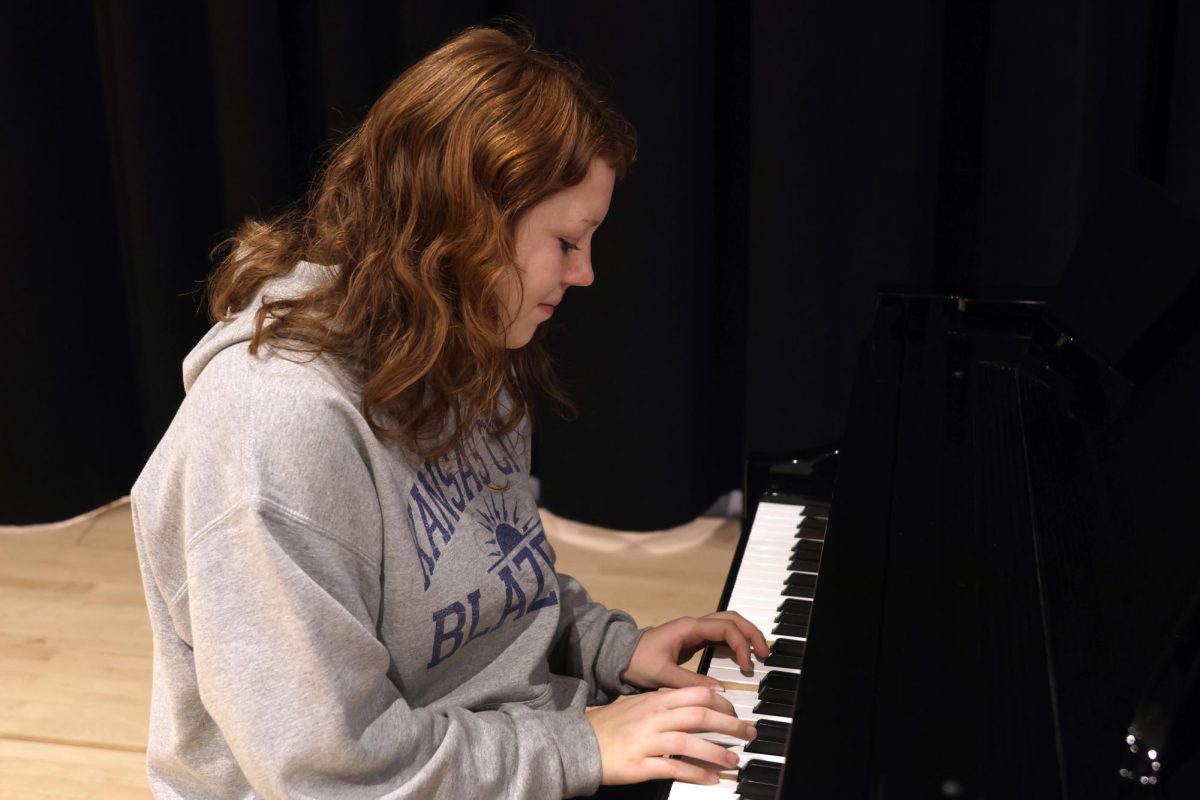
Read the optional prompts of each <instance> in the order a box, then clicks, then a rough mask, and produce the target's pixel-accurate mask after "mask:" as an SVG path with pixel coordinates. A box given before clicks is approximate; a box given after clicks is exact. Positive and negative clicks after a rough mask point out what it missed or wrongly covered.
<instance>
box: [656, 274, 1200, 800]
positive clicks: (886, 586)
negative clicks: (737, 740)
mask: <svg viewBox="0 0 1200 800" xmlns="http://www.w3.org/2000/svg"><path fill="white" fill-rule="evenodd" d="M1190 285H1191V286H1192V287H1193V288H1192V289H1189V290H1187V291H1185V292H1183V294H1182V298H1183V299H1182V300H1180V301H1179V302H1176V304H1175V306H1174V311H1172V312H1171V313H1172V314H1173V315H1174V316H1173V317H1172V318H1173V319H1175V320H1176V321H1179V320H1188V319H1190V320H1191V322H1190V323H1187V324H1184V325H1183V326H1182V327H1180V326H1179V325H1175V326H1174V327H1173V328H1172V327H1170V326H1168V328H1170V330H1173V331H1175V332H1176V333H1179V332H1180V331H1183V334H1181V335H1183V336H1184V337H1185V338H1184V339H1183V340H1181V341H1175V342H1174V345H1175V347H1174V349H1173V352H1174V355H1171V356H1164V357H1163V358H1160V359H1159V360H1158V362H1157V363H1156V364H1152V365H1151V366H1149V367H1139V368H1138V369H1129V370H1126V371H1125V372H1122V371H1120V370H1118V369H1116V368H1115V367H1114V366H1112V365H1111V364H1110V363H1108V362H1107V361H1106V360H1105V359H1104V358H1102V357H1101V356H1100V355H1098V354H1097V353H1096V352H1094V351H1092V350H1091V349H1089V348H1088V347H1087V346H1085V345H1084V344H1082V343H1081V342H1080V341H1077V340H1076V338H1075V337H1074V336H1073V335H1072V334H1071V332H1070V331H1068V330H1066V329H1065V328H1063V327H1062V326H1060V325H1059V324H1058V323H1057V322H1055V321H1054V315H1053V314H1047V305H1046V303H1044V302H1043V301H1041V300H1029V299H1004V300H985V299H977V298H969V297H960V296H943V295H935V294H922V293H918V292H904V291H896V292H890V293H885V294H883V295H882V296H881V298H880V300H879V304H878V310H877V316H876V319H875V323H874V326H873V330H872V331H871V333H870V335H869V336H868V337H867V339H866V341H865V343H864V346H863V349H862V354H861V359H860V363H859V365H858V370H857V375H856V382H855V390H854V393H853V400H852V405H851V408H850V411H849V415H848V420H847V426H846V431H847V432H846V438H845V441H844V442H843V443H842V446H841V448H840V450H841V452H840V454H827V455H826V457H824V458H821V457H818V458H815V459H814V458H812V457H811V456H812V454H807V457H806V458H796V459H783V460H780V461H776V462H771V461H768V462H765V463H761V464H760V463H756V462H754V461H752V462H751V463H750V465H749V466H748V469H747V482H746V483H747V485H746V491H747V515H746V521H747V524H746V525H745V530H744V533H743V539H742V541H741V542H740V543H739V548H738V551H737V552H736V554H735V558H734V568H733V570H732V571H731V574H730V577H729V581H728V583H727V585H726V588H725V593H724V596H723V598H722V608H726V607H730V608H734V609H737V610H739V611H741V612H742V613H744V614H746V615H747V616H748V617H750V618H751V619H753V620H754V621H755V622H756V623H757V624H759V625H760V627H762V628H763V629H764V630H765V631H771V633H769V634H768V639H774V640H775V642H776V645H775V647H776V653H781V654H782V655H781V656H780V657H779V658H778V659H776V663H774V664H772V663H767V664H763V665H760V667H759V668H758V669H756V674H755V675H754V676H753V677H752V678H750V677H747V676H743V675H741V674H740V673H738V671H737V668H736V666H733V665H732V663H726V662H727V661H728V660H727V659H719V658H712V657H707V658H706V659H705V661H704V662H702V664H701V670H702V671H706V672H708V674H710V675H714V676H716V677H719V678H720V679H721V680H724V681H727V682H729V685H730V687H731V688H732V691H731V693H730V697H731V699H732V700H733V701H734V703H735V705H736V706H737V707H738V709H739V713H741V714H742V715H743V716H745V717H748V718H752V719H755V720H756V721H757V722H758V725H759V730H760V735H759V738H758V740H757V741H756V742H755V743H754V744H753V745H751V746H749V747H748V748H747V749H748V750H750V751H751V752H745V753H743V754H742V768H741V769H740V771H739V772H738V774H736V775H735V774H728V775H727V776H726V779H725V780H722V782H721V784H720V785H719V786H714V787H693V786H686V785H683V784H674V785H672V786H671V787H670V789H669V795H670V797H671V798H709V797H736V796H743V797H750V798H776V797H778V798H820V799H822V800H823V799H824V798H862V800H878V799H880V798H938V797H962V798H985V797H986V798H1003V799H1005V800H1007V798H1021V799H1022V800H1025V799H1026V798H1085V799H1087V800H1092V799H1093V798H1116V797H1125V796H1129V797H1135V796H1136V797H1140V796H1147V797H1200V788H1198V787H1200V774H1198V770H1200V757H1198V755H1200V746H1198V744H1197V743H1198V741H1200V737H1198V735H1197V733H1198V730H1200V694H1198V685H1200V675H1198V673H1200V599H1198V598H1200V595H1197V589H1198V587H1200V524H1197V520H1196V514H1195V506H1196V498H1198V497H1200V478H1198V476H1200V468H1197V464H1200V439H1198V438H1197V435H1196V431H1197V429H1198V427H1200V426H1198V424H1197V422H1196V419H1195V418H1193V417H1191V416H1189V417H1188V420H1187V424H1186V425H1182V426H1181V425H1180V424H1179V423H1180V421H1181V415H1200V407H1197V406H1196V405H1195V401H1196V399H1197V398H1200V382H1198V381H1200V331H1198V330H1197V326H1196V325H1195V320H1196V319H1197V318H1198V317H1197V316H1196V315H1197V314H1200V310H1197V311H1190V312H1189V311H1188V309H1187V304H1189V303H1191V302H1192V300H1193V299H1195V298H1194V295H1196V294H1197V292H1196V290H1200V285H1197V284H1196V281H1195V280H1192V283H1191V284H1190ZM1188 292H1191V294H1190V295H1189V294H1188ZM1180 303H1183V306H1182V310H1181V307H1180ZM1063 314H1064V316H1067V317H1069V316H1070V313H1069V309H1066V310H1064V312H1063ZM1181 315H1182V316H1181ZM1189 326H1190V327H1189ZM1148 330H1150V331H1151V332H1150V334H1147V335H1148V336H1150V338H1151V339H1153V338H1155V337H1156V336H1157V337H1159V338H1161V337H1162V335H1163V329H1162V326H1161V325H1159V327H1158V328H1154V327H1153V326H1150V328H1148ZM1189 330H1190V333H1189V332H1188V331H1189ZM1155 331H1157V333H1155ZM1139 341H1140V342H1141V343H1142V345H1144V344H1145V341H1146V337H1145V336H1142V337H1141V338H1140V339H1139ZM1142 345H1139V346H1142ZM1143 355H1144V353H1143ZM1172 358H1173V359H1175V360H1176V361H1181V362H1182V364H1175V365H1173V366H1172V365H1170V364H1167V363H1166V361H1169V360H1170V359H1172ZM1152 360H1153V359H1152ZM1130 363H1132V362H1130ZM1143 363H1147V362H1144V361H1143ZM1139 369H1140V370H1141V371H1140V373H1139V371H1138V370H1139ZM1130 372H1133V373H1136V374H1135V375H1134V377H1132V378H1131V376H1130V374H1129V373H1130ZM1164 376H1165V377H1164ZM835 473H836V474H835ZM760 497H761V502H759V498H760Z"/></svg>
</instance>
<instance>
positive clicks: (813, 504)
mask: <svg viewBox="0 0 1200 800" xmlns="http://www.w3.org/2000/svg"><path fill="white" fill-rule="evenodd" d="M804 515H805V516H806V517H828V516H829V503H823V502H821V501H820V500H815V501H811V500H810V501H808V502H806V503H805V504H804Z"/></svg>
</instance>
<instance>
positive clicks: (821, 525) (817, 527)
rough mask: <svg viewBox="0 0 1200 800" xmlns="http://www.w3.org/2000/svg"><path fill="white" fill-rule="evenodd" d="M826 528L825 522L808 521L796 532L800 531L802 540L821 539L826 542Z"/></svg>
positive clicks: (802, 523) (801, 524)
mask: <svg viewBox="0 0 1200 800" xmlns="http://www.w3.org/2000/svg"><path fill="white" fill-rule="evenodd" d="M825 528H826V525H825V521H824V520H815V519H806V520H804V521H803V522H801V523H800V527H798V528H797V529H796V530H798V531H800V536H801V537H802V538H810V539H820V540H822V541H824V539H825ZM814 534H819V535H814Z"/></svg>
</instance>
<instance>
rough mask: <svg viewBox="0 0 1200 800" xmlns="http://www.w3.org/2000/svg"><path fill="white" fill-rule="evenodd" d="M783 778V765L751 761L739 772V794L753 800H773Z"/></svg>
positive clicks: (756, 760)
mask: <svg viewBox="0 0 1200 800" xmlns="http://www.w3.org/2000/svg"><path fill="white" fill-rule="evenodd" d="M782 776H783V765H782V764H775V763H773V762H770V761H760V760H759V759H757V758H755V759H751V760H750V761H747V762H746V766H744V767H742V768H741V769H740V770H738V782H737V793H738V794H740V795H741V796H742V797H749V798H751V800H772V798H774V797H775V789H776V788H777V787H778V786H779V779H780V778H781V777H782Z"/></svg>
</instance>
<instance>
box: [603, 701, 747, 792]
mask: <svg viewBox="0 0 1200 800" xmlns="http://www.w3.org/2000/svg"><path fill="white" fill-rule="evenodd" d="M587 718H588V722H590V723H591V725H592V729H593V730H594V731H595V732H596V740H597V741H598V742H599V743H600V767H601V770H602V777H601V779H600V782H601V783H603V784H606V785H612V784H625V783H640V782H641V781H649V780H658V779H662V778H668V779H670V780H675V781H683V782H685V783H701V784H713V783H716V782H717V773H718V772H719V771H720V770H723V769H732V768H733V767H735V766H737V763H738V759H737V755H736V754H734V753H732V752H730V751H729V750H727V749H726V748H724V747H722V746H721V745H719V744H713V743H712V742H707V741H705V740H704V739H701V738H700V737H699V736H695V735H693V734H696V733H701V732H705V731H711V732H714V733H723V734H727V735H729V736H733V737H736V738H738V739H745V740H747V741H749V740H752V739H753V738H754V737H755V735H756V732H755V729H754V726H753V725H750V724H749V723H746V722H743V721H742V720H740V719H738V718H737V716H736V715H735V714H734V711H733V706H732V705H730V703H729V701H728V700H726V699H725V698H724V697H722V696H721V693H720V692H718V691H716V690H714V689H712V688H709V687H707V686H691V687H688V688H686V689H660V690H659V691H657V692H648V693H646V694H636V695H630V696H628V697H622V698H619V699H618V700H617V701H616V702H615V703H612V704H610V705H607V706H597V707H595V708H589V709H588V710H587ZM668 756H684V757H686V758H688V759H693V760H694V761H696V762H702V763H703V766H701V765H700V764H697V763H692V762H690V761H685V760H683V759H679V758H668Z"/></svg>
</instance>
